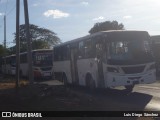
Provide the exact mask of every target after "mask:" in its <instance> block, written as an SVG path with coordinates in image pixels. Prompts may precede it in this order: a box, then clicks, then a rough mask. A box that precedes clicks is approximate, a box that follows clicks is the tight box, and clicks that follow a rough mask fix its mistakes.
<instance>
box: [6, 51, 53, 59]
mask: <svg viewBox="0 0 160 120" xmlns="http://www.w3.org/2000/svg"><path fill="white" fill-rule="evenodd" d="M39 51H53V50H52V49H36V50H32V52H39ZM26 53H27V52H22V53H20V55H22V54H26ZM14 56H16V54H12V55H8V56H6V57H3V58H8V57H14Z"/></svg>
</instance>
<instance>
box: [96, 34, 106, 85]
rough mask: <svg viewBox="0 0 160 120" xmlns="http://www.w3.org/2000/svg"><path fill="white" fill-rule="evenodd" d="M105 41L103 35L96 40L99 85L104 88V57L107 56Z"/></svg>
mask: <svg viewBox="0 0 160 120" xmlns="http://www.w3.org/2000/svg"><path fill="white" fill-rule="evenodd" d="M103 46H104V43H103V38H102V37H97V38H96V41H95V47H96V59H97V69H98V87H100V88H104V87H105V84H104V83H105V82H104V74H103V59H104V57H105V55H104V54H105V53H106V52H104V47H103Z"/></svg>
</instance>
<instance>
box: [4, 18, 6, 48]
mask: <svg viewBox="0 0 160 120" xmlns="http://www.w3.org/2000/svg"><path fill="white" fill-rule="evenodd" d="M4 48H5V49H6V15H4Z"/></svg>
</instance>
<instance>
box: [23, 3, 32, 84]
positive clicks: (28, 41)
mask: <svg viewBox="0 0 160 120" xmlns="http://www.w3.org/2000/svg"><path fill="white" fill-rule="evenodd" d="M24 15H25V27H26V37H27V44H28V73H29V82H30V84H33V68H32V40H31V38H30V30H29V15H28V3H27V0H24Z"/></svg>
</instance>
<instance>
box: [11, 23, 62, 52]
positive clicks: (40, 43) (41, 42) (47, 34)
mask: <svg viewBox="0 0 160 120" xmlns="http://www.w3.org/2000/svg"><path fill="white" fill-rule="evenodd" d="M29 28H30V37H31V39H32V49H33V50H34V49H44V48H50V47H51V46H53V45H56V44H58V43H61V40H60V39H59V38H58V37H57V35H56V33H54V32H53V31H51V30H49V29H46V28H41V27H39V26H36V25H33V24H30V25H29ZM19 34H20V51H21V52H24V51H26V50H27V40H26V29H25V24H22V25H20V33H19ZM14 35H15V37H14V40H13V41H14V42H16V33H14Z"/></svg>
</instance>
